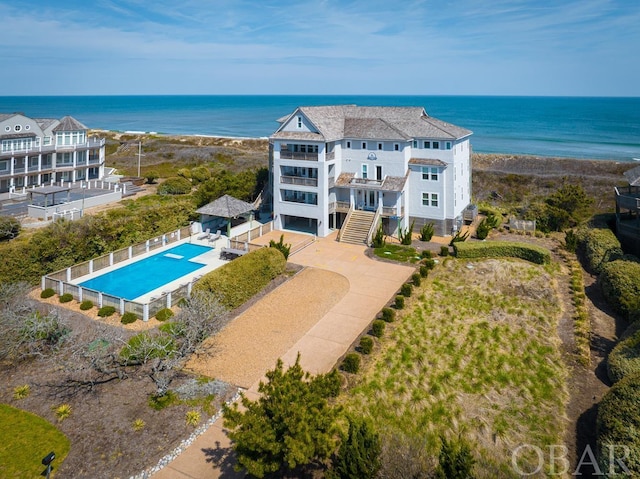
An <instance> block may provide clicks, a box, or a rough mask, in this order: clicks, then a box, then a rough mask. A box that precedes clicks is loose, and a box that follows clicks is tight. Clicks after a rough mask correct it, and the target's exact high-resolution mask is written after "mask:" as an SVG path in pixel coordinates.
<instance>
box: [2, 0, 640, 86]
mask: <svg viewBox="0 0 640 479" xmlns="http://www.w3.org/2000/svg"><path fill="white" fill-rule="evenodd" d="M0 18H2V29H1V30H0V58H2V59H3V62H2V63H3V74H2V75H0V96H2V95H70V94H72V95H73V94H77V95H92V94H95V95H118V94H131V95H137V94H346V95H352V94H399V95H579V96H581V95H584V96H640V61H639V60H638V55H639V53H638V52H639V50H640V1H639V0H575V1H574V0H510V1H503V0H489V1H485V0H456V1H451V0H449V1H446V0H402V1H400V0H387V1H383V0H339V1H338V0H314V1H289V2H287V1H284V0H282V1H278V0H216V1H207V0H180V1H176V0H172V1H166V0H154V1H142V0H94V1H91V2H87V1H86V0H59V1H57V2H53V1H50V0H40V1H38V0H21V1H20V2H15V1H12V2H7V1H4V0H0Z"/></svg>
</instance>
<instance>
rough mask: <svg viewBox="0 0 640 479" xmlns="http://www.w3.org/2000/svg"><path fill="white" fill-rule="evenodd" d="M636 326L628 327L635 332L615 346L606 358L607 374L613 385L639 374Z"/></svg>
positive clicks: (639, 338)
mask: <svg viewBox="0 0 640 479" xmlns="http://www.w3.org/2000/svg"><path fill="white" fill-rule="evenodd" d="M637 325H638V323H636V324H634V325H633V326H630V327H629V328H634V329H635V330H636V331H635V332H634V333H633V334H632V335H631V336H629V337H628V338H626V339H623V340H622V341H620V342H619V343H618V344H616V347H615V348H613V350H612V351H611V352H610V353H609V356H608V358H607V373H608V374H609V379H611V381H612V382H614V383H615V382H618V381H620V380H621V379H624V378H625V377H627V376H632V375H634V374H636V373H640V329H639V328H638V326H637Z"/></svg>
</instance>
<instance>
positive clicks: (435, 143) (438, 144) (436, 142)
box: [433, 141, 440, 150]
mask: <svg viewBox="0 0 640 479" xmlns="http://www.w3.org/2000/svg"><path fill="white" fill-rule="evenodd" d="M433 149H434V150H439V149H440V142H439V141H434V142H433Z"/></svg>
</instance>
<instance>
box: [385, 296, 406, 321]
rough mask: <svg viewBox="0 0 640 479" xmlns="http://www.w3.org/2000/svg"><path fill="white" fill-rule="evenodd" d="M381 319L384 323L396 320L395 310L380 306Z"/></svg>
mask: <svg viewBox="0 0 640 479" xmlns="http://www.w3.org/2000/svg"><path fill="white" fill-rule="evenodd" d="M403 299H404V298H403ZM382 320H383V321H384V322H385V323H393V322H394V321H395V320H396V312H395V311H394V310H393V309H391V308H382Z"/></svg>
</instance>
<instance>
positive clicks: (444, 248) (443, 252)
mask: <svg viewBox="0 0 640 479" xmlns="http://www.w3.org/2000/svg"><path fill="white" fill-rule="evenodd" d="M440 256H449V247H448V246H445V245H442V246H440Z"/></svg>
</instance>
